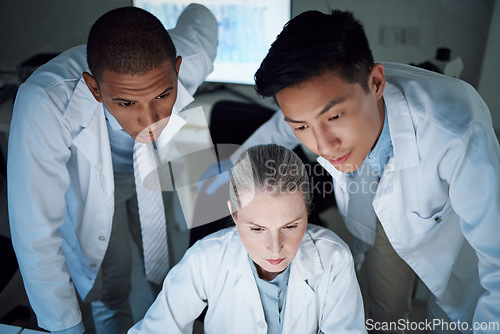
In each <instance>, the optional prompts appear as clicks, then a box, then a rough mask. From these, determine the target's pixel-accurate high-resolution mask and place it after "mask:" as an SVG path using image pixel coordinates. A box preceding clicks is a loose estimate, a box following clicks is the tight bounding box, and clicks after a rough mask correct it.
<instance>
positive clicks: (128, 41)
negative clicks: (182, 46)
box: [87, 7, 176, 82]
mask: <svg viewBox="0 0 500 334" xmlns="http://www.w3.org/2000/svg"><path fill="white" fill-rule="evenodd" d="M175 59H176V50H175V46H174V44H173V43H172V39H171V38H170V35H169V34H168V32H167V30H166V29H165V27H164V26H163V24H162V23H161V22H160V20H158V19H157V18H156V17H155V16H154V15H153V14H151V13H149V12H147V11H145V10H143V9H140V8H137V7H122V8H117V9H114V10H111V11H109V12H107V13H106V14H104V15H102V16H101V17H100V18H99V19H98V20H97V21H96V22H95V23H94V25H93V26H92V28H91V29H90V32H89V36H88V41H87V63H88V65H89V69H90V72H91V74H92V75H93V76H94V78H95V79H96V80H97V81H98V82H99V81H100V79H101V78H102V74H103V72H104V71H106V70H109V71H112V72H115V73H119V74H130V75H142V74H146V73H148V72H149V71H151V70H153V69H155V68H157V67H158V66H160V65H162V64H163V63H165V61H170V62H171V63H172V66H173V68H174V70H175Z"/></svg>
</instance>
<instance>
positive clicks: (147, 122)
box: [139, 106, 160, 129]
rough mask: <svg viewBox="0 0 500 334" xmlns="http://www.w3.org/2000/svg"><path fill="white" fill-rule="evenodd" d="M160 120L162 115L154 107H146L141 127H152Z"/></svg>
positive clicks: (140, 119)
mask: <svg viewBox="0 0 500 334" xmlns="http://www.w3.org/2000/svg"><path fill="white" fill-rule="evenodd" d="M159 120H160V114H159V113H158V111H157V110H156V109H154V108H152V107H149V106H148V107H144V109H143V110H142V112H141V115H140V117H139V125H140V126H142V127H143V128H144V129H146V128H148V127H151V126H152V125H153V124H155V123H156V122H158V121H159Z"/></svg>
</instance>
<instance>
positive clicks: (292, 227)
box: [285, 224, 298, 230]
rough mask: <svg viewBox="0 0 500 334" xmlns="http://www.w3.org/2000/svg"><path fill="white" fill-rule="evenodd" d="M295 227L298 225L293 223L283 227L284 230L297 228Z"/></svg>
mask: <svg viewBox="0 0 500 334" xmlns="http://www.w3.org/2000/svg"><path fill="white" fill-rule="evenodd" d="M297 227H298V225H297V224H295V225H286V226H285V229H286V230H292V229H294V228H297Z"/></svg>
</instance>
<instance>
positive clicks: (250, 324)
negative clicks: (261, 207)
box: [224, 232, 265, 333]
mask: <svg viewBox="0 0 500 334" xmlns="http://www.w3.org/2000/svg"><path fill="white" fill-rule="evenodd" d="M228 254H233V255H232V256H231V257H230V258H231V260H232V261H229V262H227V263H226V264H225V268H224V270H227V271H228V272H230V273H232V275H237V276H238V281H237V282H236V284H235V285H234V289H233V291H234V297H233V300H232V305H234V307H233V310H232V312H234V315H231V319H228V321H231V322H232V321H238V323H237V324H234V326H232V327H233V328H235V329H236V328H243V327H245V326H243V324H244V323H247V326H246V327H247V328H248V332H249V333H255V332H258V330H257V328H256V326H257V322H259V321H260V320H259V319H261V320H262V321H264V319H265V317H264V308H263V307H262V301H261V300H260V295H259V288H258V287H257V283H256V282H255V278H254V276H253V272H252V268H251V267H250V262H249V258H248V253H247V251H246V249H245V247H243V244H242V243H241V239H240V237H239V234H238V232H236V234H235V237H234V239H233V240H232V242H231V245H230V249H229V250H228ZM252 330H253V331H252Z"/></svg>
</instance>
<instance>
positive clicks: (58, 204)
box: [8, 5, 218, 334]
mask: <svg viewBox="0 0 500 334" xmlns="http://www.w3.org/2000/svg"><path fill="white" fill-rule="evenodd" d="M217 29H218V24H217V21H216V20H215V17H214V16H213V15H212V13H211V12H210V11H209V10H208V9H207V8H205V7H203V6H201V5H190V6H188V7H187V8H186V9H185V10H184V12H183V13H182V14H181V16H180V17H179V19H178V22H177V25H176V27H175V28H174V29H172V30H169V31H168V32H167V30H165V28H164V27H163V25H162V23H161V22H160V21H159V20H158V19H157V18H155V17H154V16H153V15H152V14H150V13H148V12H146V11H144V10H142V9H139V8H134V7H125V8H119V9H115V10H112V11H110V12H108V13H106V14H104V15H103V16H102V17H101V18H99V19H98V20H97V21H96V22H95V24H94V25H93V27H92V29H91V31H90V33H89V37H88V44H87V46H84V45H83V46H78V47H75V48H72V49H69V50H67V51H66V52H64V53H62V54H61V55H59V56H58V57H56V58H55V59H53V60H52V61H50V62H49V63H47V64H45V65H43V66H41V67H40V68H39V69H38V70H37V71H36V72H35V73H34V74H33V75H32V76H31V77H30V78H29V79H28V80H27V81H26V83H24V84H23V85H22V86H21V87H20V88H19V93H18V95H17V98H16V103H15V106H14V113H13V118H12V124H11V128H10V138H9V157H8V158H9V159H8V172H9V173H8V175H9V176H8V181H9V182H8V186H9V189H8V190H9V214H10V224H11V231H12V241H13V245H14V247H15V250H16V254H17V257H18V260H19V267H20V270H21V274H22V276H23V279H24V283H25V287H26V291H27V294H28V297H29V299H30V303H31V306H32V307H33V309H34V311H35V313H36V315H37V318H38V323H39V326H40V327H42V328H45V329H47V330H50V331H51V332H56V333H77V334H80V333H82V332H84V331H85V329H84V326H83V323H82V316H81V312H80V309H79V304H78V300H77V295H76V291H78V294H79V296H80V297H81V299H82V300H83V301H85V302H91V305H92V312H93V316H94V323H95V326H96V330H97V332H98V333H118V332H125V331H126V330H127V329H128V328H129V327H130V326H131V325H132V324H133V320H132V318H131V312H130V305H129V302H128V299H129V294H130V272H131V257H130V243H129V240H130V234H131V235H132V238H133V239H134V241H135V242H136V243H137V245H138V247H139V250H140V252H141V254H143V255H144V262H145V271H146V278H147V279H148V280H149V281H151V282H153V283H156V284H160V283H161V282H162V281H163V278H164V277H165V275H166V273H167V271H168V269H169V261H170V264H171V265H173V264H174V263H172V262H175V261H174V260H175V259H172V252H170V253H169V250H168V249H167V247H166V245H167V240H166V239H167V236H168V241H169V242H170V241H172V240H171V239H172V238H173V237H172V235H171V233H170V232H174V230H175V228H173V227H172V226H171V223H170V222H169V224H167V226H166V228H167V229H168V232H169V233H167V231H165V215H169V214H170V215H171V212H170V211H169V210H168V208H167V210H165V208H164V203H163V200H162V193H161V192H160V191H154V190H152V189H146V188H145V186H144V185H143V184H142V181H141V177H139V176H140V174H138V172H137V169H138V168H137V166H140V163H141V159H140V158H138V157H137V156H136V152H138V148H144V147H146V148H147V149H148V150H149V151H154V150H156V148H157V147H156V145H155V141H156V139H157V138H158V137H159V136H160V134H161V133H162V131H163V132H168V133H167V136H171V135H173V133H172V132H171V130H169V129H170V128H169V127H167V128H166V126H167V124H170V122H169V120H172V119H174V118H175V119H181V118H182V117H184V116H183V115H184V114H186V113H183V112H182V111H183V109H184V108H185V107H186V106H187V105H188V104H189V103H190V102H191V101H192V100H193V97H192V94H194V92H195V91H196V89H197V88H198V86H199V85H200V84H201V83H202V82H203V81H204V80H205V78H206V77H207V75H208V74H209V73H210V72H211V71H212V68H213V60H214V58H215V55H216V48H217ZM86 58H87V59H86ZM87 60H88V64H87ZM181 63H182V64H181ZM164 129H165V131H164ZM139 181H140V182H139ZM146 195H147V196H146ZM164 196H167V194H164ZM171 196H172V195H170V198H167V199H165V200H164V201H165V203H166V204H169V203H171V198H172V197H171ZM146 199H148V200H146ZM167 218H168V217H167ZM153 221H154V224H153ZM167 221H169V220H168V219H167ZM129 229H130V234H129ZM141 237H142V238H141ZM188 238H189V235H188V234H187V233H186V237H185V248H187V246H188ZM174 239H175V238H174ZM147 240H150V241H147ZM174 241H175V240H174ZM175 242H177V241H175ZM147 248H149V249H152V251H151V252H147ZM169 255H170V259H169ZM174 255H175V254H174ZM180 255H182V254H180Z"/></svg>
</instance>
